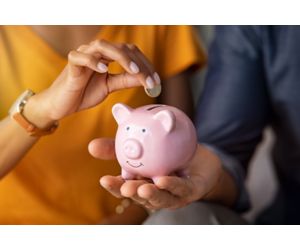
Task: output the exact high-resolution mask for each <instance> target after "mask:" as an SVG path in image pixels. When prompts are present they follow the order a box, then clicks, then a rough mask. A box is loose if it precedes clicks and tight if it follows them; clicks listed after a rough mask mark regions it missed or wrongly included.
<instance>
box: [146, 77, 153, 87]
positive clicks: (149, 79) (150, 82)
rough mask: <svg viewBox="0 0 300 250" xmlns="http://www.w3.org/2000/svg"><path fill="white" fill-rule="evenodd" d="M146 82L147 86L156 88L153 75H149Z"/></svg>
mask: <svg viewBox="0 0 300 250" xmlns="http://www.w3.org/2000/svg"><path fill="white" fill-rule="evenodd" d="M146 84H147V87H148V88H149V89H153V88H154V81H153V79H152V77H151V76H148V77H147V78H146Z"/></svg>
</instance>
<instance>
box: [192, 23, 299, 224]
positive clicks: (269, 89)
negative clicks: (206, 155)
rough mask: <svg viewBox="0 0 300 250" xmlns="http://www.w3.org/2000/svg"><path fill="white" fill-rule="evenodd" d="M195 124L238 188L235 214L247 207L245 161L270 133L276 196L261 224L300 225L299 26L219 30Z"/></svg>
mask: <svg viewBox="0 0 300 250" xmlns="http://www.w3.org/2000/svg"><path fill="white" fill-rule="evenodd" d="M196 125H197V132H198V140H199V141H200V142H201V143H204V144H206V145H207V146H208V147H211V148H212V149H213V150H214V151H215V152H216V153H217V154H219V156H220V158H221V159H222V161H223V165H224V167H225V168H226V169H227V170H228V171H229V172H230V173H231V174H232V175H233V177H234V178H235V180H236V182H237V184H238V185H239V187H240V189H239V190H240V195H239V199H238V201H237V203H236V209H237V210H239V211H244V210H246V209H247V208H248V207H249V200H248V197H247V193H246V191H245V189H244V186H243V181H244V178H245V173H246V172H247V166H248V164H249V160H250V159H251V157H252V155H253V153H254V150H255V148H256V146H257V145H258V143H259V142H260V141H261V140H262V132H263V130H264V128H265V127H266V126H271V127H272V128H273V130H274V132H275V135H276V142H275V145H274V148H273V150H272V159H273V162H274V166H275V167H276V172H277V175H278V178H279V182H280V190H279V192H278V194H277V196H276V199H275V201H274V202H273V204H272V206H271V207H270V208H269V209H268V210H267V211H265V212H264V214H263V215H262V216H261V217H260V219H259V223H264V224H299V223H300V27H298V26H267V27H266V26H257V27H249V26H242V27H238V26H229V27H226V26H221V27H217V28H216V37H215V40H214V41H213V43H212V45H211V48H210V52H209V65H208V73H207V78H206V83H205V86H204V90H203V93H202V96H201V97H200V101H199V103H198V108H197V118H196ZM266 181H267V180H266Z"/></svg>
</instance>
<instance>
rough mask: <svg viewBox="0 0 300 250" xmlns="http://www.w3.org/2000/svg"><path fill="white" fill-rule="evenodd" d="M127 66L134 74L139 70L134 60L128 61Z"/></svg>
mask: <svg viewBox="0 0 300 250" xmlns="http://www.w3.org/2000/svg"><path fill="white" fill-rule="evenodd" d="M129 68H130V70H131V71H132V73H134V74H137V73H139V72H140V69H139V67H138V66H137V65H136V63H135V62H130V64H129Z"/></svg>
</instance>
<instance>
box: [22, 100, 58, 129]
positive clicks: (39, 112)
mask: <svg viewBox="0 0 300 250" xmlns="http://www.w3.org/2000/svg"><path fill="white" fill-rule="evenodd" d="M40 97H41V96H40V94H36V95H34V96H32V97H31V98H29V100H28V101H27V103H26V105H25V107H24V110H23V116H24V117H25V118H26V119H27V120H28V121H29V122H31V123H32V124H34V125H35V126H36V127H38V128H39V129H43V130H44V129H48V128H50V127H51V126H53V124H54V123H56V122H57V121H55V120H54V119H52V118H51V117H50V115H49V114H50V112H49V111H48V110H49V109H48V108H47V107H46V105H45V104H44V103H43V102H42V101H41V98H40Z"/></svg>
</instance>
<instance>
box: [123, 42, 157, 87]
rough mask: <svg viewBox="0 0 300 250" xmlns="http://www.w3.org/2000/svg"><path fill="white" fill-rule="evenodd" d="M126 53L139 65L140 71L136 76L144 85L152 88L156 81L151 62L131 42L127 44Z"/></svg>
mask: <svg viewBox="0 0 300 250" xmlns="http://www.w3.org/2000/svg"><path fill="white" fill-rule="evenodd" d="M127 49H128V54H129V55H130V57H131V58H132V60H133V61H134V62H137V64H138V65H139V67H140V73H139V74H137V77H138V78H139V80H140V81H141V83H143V85H144V87H147V88H149V89H152V88H153V87H154V84H156V81H155V79H154V73H155V72H154V69H153V67H152V65H151V63H150V62H149V61H148V60H147V59H146V57H145V56H144V54H143V53H142V52H141V51H140V50H139V48H138V47H137V46H135V45H133V44H128V45H127Z"/></svg>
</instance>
